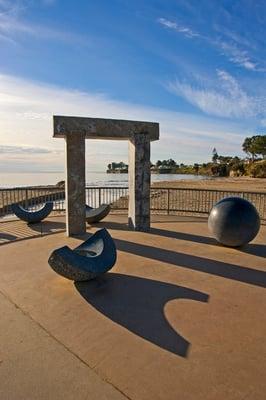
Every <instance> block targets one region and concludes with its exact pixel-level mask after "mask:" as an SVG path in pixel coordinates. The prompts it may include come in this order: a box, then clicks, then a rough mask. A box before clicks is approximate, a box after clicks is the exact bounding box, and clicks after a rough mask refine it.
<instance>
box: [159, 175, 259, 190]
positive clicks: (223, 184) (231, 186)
mask: <svg viewBox="0 0 266 400" xmlns="http://www.w3.org/2000/svg"><path fill="white" fill-rule="evenodd" d="M152 187H163V188H191V189H214V190H234V191H240V192H263V193H266V179H260V178H249V177H238V178H211V179H202V180H191V179H189V180H188V179H184V180H178V181H171V182H170V181H162V182H156V183H153V185H152Z"/></svg>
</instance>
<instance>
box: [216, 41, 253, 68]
mask: <svg viewBox="0 0 266 400" xmlns="http://www.w3.org/2000/svg"><path fill="white" fill-rule="evenodd" d="M219 45H220V47H221V50H222V52H223V53H224V54H225V55H226V56H228V58H229V60H230V61H232V62H233V63H234V64H237V65H239V66H241V67H243V68H245V69H247V70H250V71H260V70H261V68H260V67H259V66H258V65H257V63H255V62H254V61H252V60H251V57H250V56H249V55H248V52H247V51H246V50H241V49H239V48H238V47H237V46H236V45H232V44H229V43H226V42H223V41H222V42H220V43H218V46H219Z"/></svg>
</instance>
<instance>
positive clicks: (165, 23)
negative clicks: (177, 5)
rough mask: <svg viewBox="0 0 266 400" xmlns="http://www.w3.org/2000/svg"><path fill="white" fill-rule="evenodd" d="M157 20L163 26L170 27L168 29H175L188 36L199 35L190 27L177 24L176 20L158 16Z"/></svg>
mask: <svg viewBox="0 0 266 400" xmlns="http://www.w3.org/2000/svg"><path fill="white" fill-rule="evenodd" d="M158 22H159V23H160V24H161V25H163V26H164V27H166V28H170V29H173V30H175V31H176V32H179V33H182V34H183V35H185V36H186V37H188V38H194V37H197V36H200V35H199V34H198V33H197V32H194V31H193V30H192V29H190V28H188V27H186V26H182V25H180V24H177V23H176V22H173V21H170V20H168V19H165V18H159V19H158Z"/></svg>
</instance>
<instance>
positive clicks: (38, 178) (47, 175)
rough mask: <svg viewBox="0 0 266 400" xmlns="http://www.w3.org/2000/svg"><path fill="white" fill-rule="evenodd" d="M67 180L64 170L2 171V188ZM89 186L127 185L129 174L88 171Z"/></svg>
mask: <svg viewBox="0 0 266 400" xmlns="http://www.w3.org/2000/svg"><path fill="white" fill-rule="evenodd" d="M184 179H189V180H200V179H210V178H209V177H207V176H204V175H190V174H151V182H152V183H153V182H160V181H177V180H184ZM63 180H65V173H64V172H58V171H57V172H2V173H0V188H13V187H25V186H46V185H47V186H48V185H56V184H57V183H58V182H60V181H63ZM86 185H87V186H127V185H128V174H107V173H106V172H104V171H93V172H89V171H86Z"/></svg>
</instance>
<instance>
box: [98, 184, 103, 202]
mask: <svg viewBox="0 0 266 400" xmlns="http://www.w3.org/2000/svg"><path fill="white" fill-rule="evenodd" d="M98 194H99V198H98V201H99V207H100V205H101V202H102V193H101V188H99V193H98Z"/></svg>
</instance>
